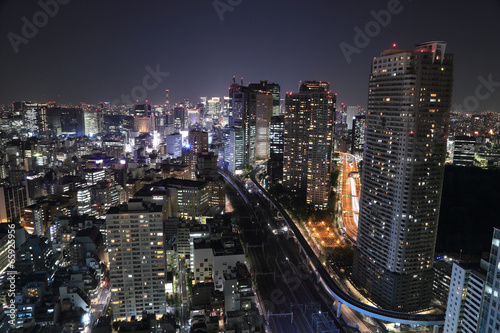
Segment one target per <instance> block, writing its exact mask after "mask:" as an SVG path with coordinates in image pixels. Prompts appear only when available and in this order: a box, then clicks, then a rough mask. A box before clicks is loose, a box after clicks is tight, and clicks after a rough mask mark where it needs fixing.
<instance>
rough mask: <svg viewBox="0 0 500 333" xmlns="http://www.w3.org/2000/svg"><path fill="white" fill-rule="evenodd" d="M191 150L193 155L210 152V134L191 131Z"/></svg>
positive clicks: (189, 135)
mask: <svg viewBox="0 0 500 333" xmlns="http://www.w3.org/2000/svg"><path fill="white" fill-rule="evenodd" d="M188 139H189V150H190V151H191V152H192V153H193V154H195V155H196V154H198V153H201V152H204V151H208V132H202V131H196V130H192V131H189V134H188Z"/></svg>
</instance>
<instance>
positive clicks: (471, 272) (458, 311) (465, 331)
mask: <svg viewBox="0 0 500 333" xmlns="http://www.w3.org/2000/svg"><path fill="white" fill-rule="evenodd" d="M476 266H478V265H477V264H476V265H473V266H471V265H470V264H463V263H454V264H453V271H452V273H451V283H450V291H449V293H448V302H447V304H448V306H447V307H446V317H445V324H444V329H443V332H444V333H476V332H477V328H478V324H479V310H480V308H481V299H482V295H483V290H484V282H485V280H486V275H485V274H484V272H483V271H482V270H480V269H479V267H476Z"/></svg>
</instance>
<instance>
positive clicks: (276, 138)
mask: <svg viewBox="0 0 500 333" xmlns="http://www.w3.org/2000/svg"><path fill="white" fill-rule="evenodd" d="M284 123H285V116H283V115H281V116H272V117H271V122H270V125H269V161H268V162H267V174H268V175H269V176H270V177H271V181H272V182H276V181H279V182H281V181H283V146H284V135H285V128H284Z"/></svg>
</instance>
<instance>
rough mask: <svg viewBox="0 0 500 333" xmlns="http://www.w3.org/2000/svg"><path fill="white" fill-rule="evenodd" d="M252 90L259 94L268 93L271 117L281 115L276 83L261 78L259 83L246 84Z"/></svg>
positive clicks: (279, 89)
mask: <svg viewBox="0 0 500 333" xmlns="http://www.w3.org/2000/svg"><path fill="white" fill-rule="evenodd" d="M248 88H250V89H251V90H252V91H254V92H256V93H259V94H268V95H271V96H272V115H271V116H272V117H275V116H279V115H281V110H280V91H281V88H280V85H279V84H277V83H268V82H267V80H261V81H260V82H259V83H250V84H249V85H248Z"/></svg>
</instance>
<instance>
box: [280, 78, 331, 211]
mask: <svg viewBox="0 0 500 333" xmlns="http://www.w3.org/2000/svg"><path fill="white" fill-rule="evenodd" d="M335 103H336V95H334V94H332V93H331V92H330V84H329V83H328V82H316V81H305V82H304V83H302V85H301V87H300V91H299V92H298V93H288V94H287V95H286V98H285V122H284V130H285V134H284V155H283V185H284V186H285V188H286V189H287V190H289V191H291V192H294V193H296V194H297V195H300V194H303V193H305V194H306V201H307V203H308V204H313V205H314V206H315V208H319V209H325V208H326V207H327V205H328V198H329V193H330V172H331V164H332V161H331V159H332V149H333V145H332V142H333V138H332V136H333V116H334V113H335Z"/></svg>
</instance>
